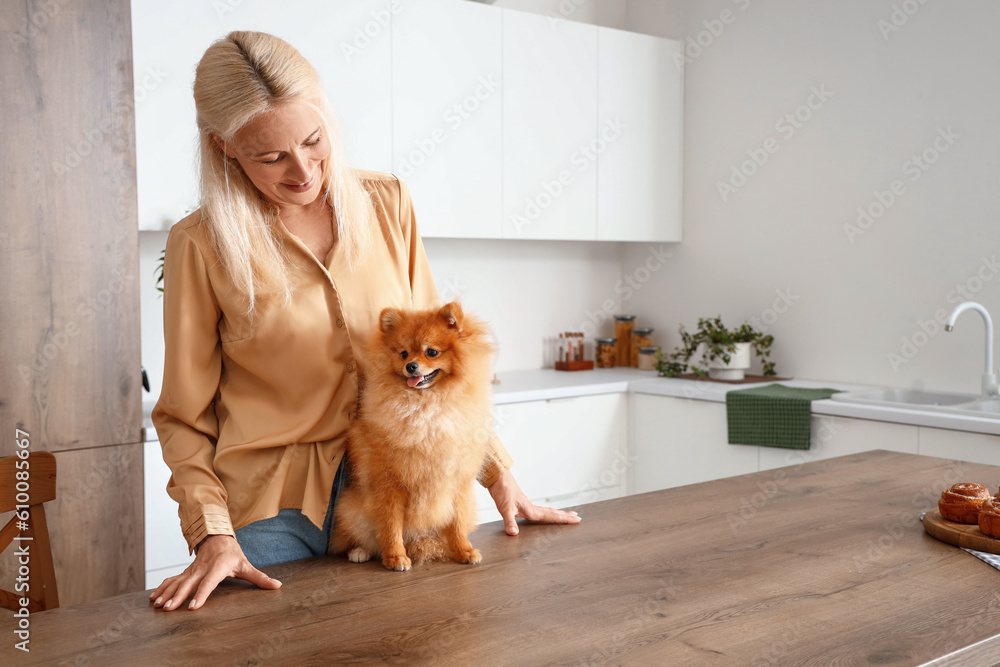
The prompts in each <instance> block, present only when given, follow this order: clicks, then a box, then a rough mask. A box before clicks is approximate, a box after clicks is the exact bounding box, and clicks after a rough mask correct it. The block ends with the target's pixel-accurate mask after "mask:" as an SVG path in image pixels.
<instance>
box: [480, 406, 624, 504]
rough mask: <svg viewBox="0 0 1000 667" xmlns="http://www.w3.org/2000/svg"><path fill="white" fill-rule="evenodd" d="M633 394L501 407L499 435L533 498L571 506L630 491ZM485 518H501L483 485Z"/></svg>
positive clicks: (482, 500) (516, 473) (514, 469)
mask: <svg viewBox="0 0 1000 667" xmlns="http://www.w3.org/2000/svg"><path fill="white" fill-rule="evenodd" d="M626 423H627V395H626V394H624V393H616V394H599V395H596V396H577V397H573V398H560V399H552V400H547V401H530V402H526V403H509V404H504V405H498V406H497V407H496V427H495V430H496V433H497V436H499V438H500V440H501V442H503V444H504V447H505V448H506V449H507V451H508V452H510V455H511V456H512V457H513V459H514V467H513V468H512V472H513V473H514V477H515V478H516V479H517V482H518V485H519V486H520V487H521V489H522V490H523V491H524V493H525V495H527V496H528V498H529V499H531V500H532V502H534V503H536V504H541V505H547V506H550V507H569V506H573V505H579V504H583V503H590V502H596V501H598V500H607V499H609V498H617V497H620V496H623V495H625V493H626V488H627V485H626V483H627V479H626V477H627V474H628V469H629V468H630V466H631V465H632V462H631V460H630V458H629V455H628V451H627V439H626V434H627V425H626ZM477 493H478V497H479V519H480V520H481V521H494V520H498V519H499V518H500V514H499V512H497V510H496V506H495V505H494V503H493V501H492V499H491V498H490V495H489V493H488V492H487V491H486V490H485V489H483V488H482V487H481V486H479V485H477Z"/></svg>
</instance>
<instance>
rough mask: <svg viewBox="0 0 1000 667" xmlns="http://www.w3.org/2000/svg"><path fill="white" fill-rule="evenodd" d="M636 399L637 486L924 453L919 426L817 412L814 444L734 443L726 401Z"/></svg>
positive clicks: (643, 487)
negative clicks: (855, 457)
mask: <svg viewBox="0 0 1000 667" xmlns="http://www.w3.org/2000/svg"><path fill="white" fill-rule="evenodd" d="M631 398H632V401H633V406H632V424H633V428H632V434H633V435H632V451H633V456H635V465H634V466H633V470H634V471H635V472H634V475H633V487H632V489H633V493H643V492H646V491H655V490H657V489H664V488H669V487H673V486H680V485H683V484H693V483H696V482H704V481H707V480H711V479H719V478H721V477H729V476H732V475H742V474H745V473H749V472H757V471H758V470H770V469H773V468H780V467H783V466H790V465H798V464H800V463H805V462H807V461H816V460H820V459H827V458H831V457H834V456H846V455H848V454H856V453H858V452H864V451H868V450H872V449H885V450H889V451H895V452H905V453H908V454H916V453H918V448H917V442H918V437H917V427H916V426H910V425H906V424H891V423H887V422H878V421H869V420H865V419H849V418H846V417H832V416H828V415H816V414H814V415H813V416H812V418H811V431H812V442H811V446H810V448H809V449H806V450H799V449H784V448H780V447H757V446H749V445H730V444H728V443H729V432H728V424H727V418H726V404H725V403H723V402H716V401H700V400H694V399H686V398H672V397H667V396H653V395H648V394H633V395H632V397H631ZM922 430H923V429H922ZM932 430H935V429H932ZM920 453H921V454H923V453H926V452H924V451H920ZM970 460H972V459H970Z"/></svg>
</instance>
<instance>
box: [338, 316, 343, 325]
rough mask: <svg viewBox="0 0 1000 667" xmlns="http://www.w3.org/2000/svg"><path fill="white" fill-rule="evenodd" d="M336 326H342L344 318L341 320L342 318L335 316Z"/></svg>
mask: <svg viewBox="0 0 1000 667" xmlns="http://www.w3.org/2000/svg"><path fill="white" fill-rule="evenodd" d="M337 326H338V327H342V326H344V320H342V319H340V318H339V317H338V318H337Z"/></svg>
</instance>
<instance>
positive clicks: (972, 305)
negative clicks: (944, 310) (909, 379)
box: [944, 301, 997, 398]
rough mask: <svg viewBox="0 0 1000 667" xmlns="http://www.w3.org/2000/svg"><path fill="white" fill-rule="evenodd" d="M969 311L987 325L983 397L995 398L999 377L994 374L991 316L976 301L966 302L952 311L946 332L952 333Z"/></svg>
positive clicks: (945, 327) (945, 328)
mask: <svg viewBox="0 0 1000 667" xmlns="http://www.w3.org/2000/svg"><path fill="white" fill-rule="evenodd" d="M967 310H974V311H976V312H977V313H979V314H980V315H982V316H983V322H985V323H986V370H985V371H984V372H983V396H985V397H987V398H994V397H996V396H997V376H996V375H994V374H993V320H991V319H990V314H989V313H988V312H986V309H985V308H983V307H982V306H981V305H980V304H978V303H976V302H975V301H964V302H962V303H960V304H958V305H957V306H955V310H953V311H951V315H949V316H948V323H947V324H945V325H944V330H945V331H951V330H952V329H954V328H955V320H957V319H958V316H959V315H961V314H962V313H963V312H965V311H967Z"/></svg>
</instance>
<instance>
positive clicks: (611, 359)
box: [594, 338, 618, 368]
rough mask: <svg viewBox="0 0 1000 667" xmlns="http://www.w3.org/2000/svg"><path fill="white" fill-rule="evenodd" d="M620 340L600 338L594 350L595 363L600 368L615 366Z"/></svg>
mask: <svg viewBox="0 0 1000 667" xmlns="http://www.w3.org/2000/svg"><path fill="white" fill-rule="evenodd" d="M617 347H618V341H617V340H616V339H614V338H598V339H597V349H596V350H595V351H594V365H595V366H597V367H598V368H614V367H615V354H616V352H617V351H618V350H617Z"/></svg>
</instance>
